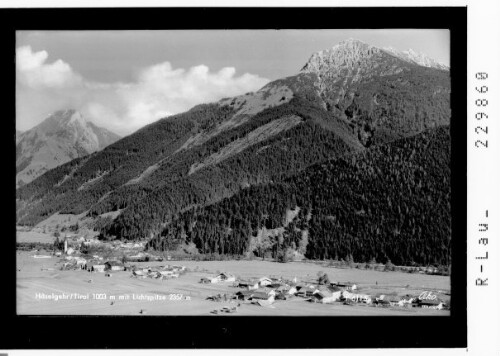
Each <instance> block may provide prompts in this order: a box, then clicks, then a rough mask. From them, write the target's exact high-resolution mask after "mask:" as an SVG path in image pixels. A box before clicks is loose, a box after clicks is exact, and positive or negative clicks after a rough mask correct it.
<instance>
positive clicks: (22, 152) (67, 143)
mask: <svg viewBox="0 0 500 356" xmlns="http://www.w3.org/2000/svg"><path fill="white" fill-rule="evenodd" d="M118 139H119V136H117V135H115V134H114V133H112V132H110V131H108V130H106V129H104V128H101V127H98V126H96V125H94V124H93V123H92V122H91V121H87V119H86V118H85V117H84V116H83V115H82V114H81V113H80V112H78V111H77V110H74V109H68V110H59V111H56V112H54V113H52V114H50V115H49V116H47V117H46V118H45V120H43V121H42V122H41V123H40V124H38V125H37V126H35V127H33V128H32V129H30V130H28V131H26V132H24V133H22V134H19V135H17V136H16V167H17V172H18V174H17V181H18V182H20V181H22V182H24V183H28V182H30V181H31V180H33V179H34V178H36V177H37V176H39V175H41V174H43V173H44V172H45V171H47V170H48V169H51V168H54V167H57V166H58V165H60V164H63V163H65V162H68V161H69V160H71V159H74V158H76V157H81V156H84V155H87V154H89V153H92V152H95V151H98V150H101V149H103V148H104V147H106V146H108V145H109V144H111V143H113V142H115V141H117V140H118Z"/></svg>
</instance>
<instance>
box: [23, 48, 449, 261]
mask: <svg viewBox="0 0 500 356" xmlns="http://www.w3.org/2000/svg"><path fill="white" fill-rule="evenodd" d="M449 80H450V78H449V73H448V72H447V71H444V70H439V69H434V68H428V67H423V66H419V65H416V64H414V63H409V62H408V61H404V60H402V59H400V58H398V57H396V56H393V55H391V54H389V53H387V52H385V51H382V50H380V49H377V48H375V47H372V46H369V45H367V44H364V43H362V42H359V41H352V40H350V41H345V42H342V43H340V44H339V45H337V46H335V47H333V48H332V49H330V50H328V51H325V52H324V53H322V54H321V53H320V54H314V55H313V56H312V57H311V59H310V60H309V61H308V63H307V64H306V65H305V66H304V69H303V70H302V71H301V72H300V73H298V74H297V75H295V76H290V77H287V78H283V79H279V80H276V81H274V82H272V83H269V84H267V85H266V86H265V87H263V88H262V89H260V90H259V91H257V92H255V93H247V94H245V95H241V96H238V97H235V98H226V99H222V100H220V101H219V102H217V103H211V104H204V105H199V106H196V107H194V108H192V109H191V110H189V111H188V112H185V113H182V114H178V115H174V116H171V117H167V118H164V119H161V120H159V121H157V122H155V123H153V124H150V125H148V126H146V127H144V128H142V129H141V130H139V131H137V132H135V133H133V134H132V135H130V136H127V137H124V138H123V139H121V140H119V141H117V142H115V143H114V144H112V145H110V146H108V147H106V148H105V149H103V150H102V151H99V152H95V153H93V154H91V155H89V156H86V157H83V158H77V159H74V160H73V161H70V162H68V163H66V164H63V165H61V166H60V167H57V168H55V169H53V170H50V171H48V172H47V173H45V174H44V175H42V176H40V177H39V178H38V179H36V180H34V181H33V182H31V183H30V184H27V185H26V186H23V187H21V188H20V189H18V190H17V198H18V199H17V218H18V221H17V222H18V224H22V225H35V224H37V223H38V222H40V221H42V220H44V219H46V218H48V217H49V216H51V215H53V214H55V213H56V212H59V213H73V214H81V213H84V212H85V213H86V214H87V215H88V216H91V217H93V218H95V221H96V226H97V228H98V229H99V230H100V231H101V235H102V237H105V238H121V239H144V238H146V239H149V238H154V237H157V236H159V235H160V234H161V233H162V232H163V231H165V228H166V227H168V225H169V223H170V222H172V221H173V220H175V219H176V218H177V217H178V216H179V214H182V213H183V212H185V211H190V209H193V208H198V209H202V208H203V207H205V206H208V205H213V204H214V203H217V202H220V201H221V200H223V199H226V198H230V197H232V196H233V195H235V194H237V193H238V192H240V191H242V189H245V188H249V187H252V186H256V185H258V186H261V185H263V184H264V185H266V184H268V183H274V184H276V183H279V182H283V181H285V180H286V179H290V177H292V176H297V175H298V174H300V172H302V171H303V170H304V169H306V168H307V167H309V166H311V165H313V164H316V163H320V162H324V161H325V160H328V159H332V158H334V159H335V158H337V159H339V158H341V157H344V156H346V155H353V154H354V155H356V154H361V153H362V152H364V151H366V150H371V149H375V148H376V147H378V146H379V145H384V144H386V143H388V142H392V141H395V140H401V139H404V138H406V137H412V136H414V135H417V134H419V133H421V132H423V131H426V130H430V129H432V128H436V127H440V126H443V125H448V124H449V122H450V114H451V113H450V108H449V95H450V81H449ZM384 147H385V146H384ZM320 188H321V184H320V183H318V189H320ZM244 191H246V190H244ZM256 204H257V203H256ZM112 211H115V212H118V211H119V213H117V214H114V216H116V218H114V219H111V218H109V217H108V218H101V215H102V214H106V213H109V212H112ZM214 218H215V217H214ZM238 251H242V249H239V250H238Z"/></svg>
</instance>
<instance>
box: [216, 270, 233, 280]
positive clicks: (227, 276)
mask: <svg viewBox="0 0 500 356" xmlns="http://www.w3.org/2000/svg"><path fill="white" fill-rule="evenodd" d="M216 278H218V279H219V280H221V281H222V282H236V277H235V276H233V275H232V274H229V273H227V272H222V273H220V274H219V275H218V276H217V277H216Z"/></svg>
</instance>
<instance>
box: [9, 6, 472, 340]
mask: <svg viewBox="0 0 500 356" xmlns="http://www.w3.org/2000/svg"><path fill="white" fill-rule="evenodd" d="M466 26H467V10H466V8H465V7H454V8H447V7H435V8H425V7H419V8H394V7H387V8H190V9H186V8H99V9H90V8H87V9H2V10H0V43H1V46H2V55H1V56H0V61H1V65H0V68H1V77H0V78H1V80H0V88H1V90H2V96H1V97H2V118H1V119H2V140H1V144H2V152H4V155H3V157H4V162H5V163H6V164H4V166H5V167H8V168H6V170H5V172H4V174H2V175H1V176H2V179H3V181H4V184H3V186H2V187H3V188H4V189H3V192H4V193H3V199H4V201H3V209H2V210H3V213H2V220H4V221H3V223H2V226H3V230H2V232H3V234H2V237H1V238H2V257H1V258H0V261H1V266H0V267H1V271H2V275H1V276H2V281H1V283H2V284H1V285H2V288H1V289H0V298H1V299H0V306H1V311H0V312H1V314H0V320H1V324H2V326H3V330H2V332H1V333H0V349H76V348H84V349H93V348H381V347H382V348H383V347H410V348H416V347H417V348H418V347H426V348H435V347H465V346H466V345H467V318H466V317H467V315H466V272H467V264H466V227H467V226H466V224H467V221H466V219H467V214H466V211H467V200H466V198H467V186H466V167H467V147H466V138H467V135H466V112H467V110H466V109H467V106H466V89H467V88H466V83H467V78H466V75H467V72H466V68H467V62H466V61H467V36H466V34H467V27H466ZM333 28H338V29H342V28H345V29H351V28H359V29H370V28H373V29H378V28H387V29H390V28H435V29H449V30H450V38H451V48H450V50H451V62H450V67H451V69H450V74H451V88H452V94H451V104H452V118H451V135H452V162H451V165H452V180H451V182H452V232H453V237H452V246H453V247H452V249H453V251H452V261H453V266H452V276H451V280H452V300H451V304H452V309H451V315H450V316H449V317H448V316H442V317H431V316H410V317H406V316H404V317H403V316H401V317H392V316H391V317H389V316H384V317H361V316H360V317H330V316H328V317H326V316H325V317H296V316H294V317H241V316H236V315H235V316H226V317H224V316H212V315H208V314H207V316H196V317H185V316H182V317H180V316H179V317H155V316H137V317H136V316H130V317H128V316H127V317H108V316H96V317H91V316H79V317H63V316H43V317H39V316H17V315H16V266H15V256H16V250H15V248H16V245H15V243H16V241H15V236H16V235H15V234H16V230H15V220H16V219H15V174H16V172H15V31H16V30H106V29H110V30H111V29H116V30H119V29H124V30H125V29H126V30H134V29H138V30H139V29H200V30H203V29H207V30H208V29H333ZM333 45H334V43H332V46H333ZM7 170H8V172H7Z"/></svg>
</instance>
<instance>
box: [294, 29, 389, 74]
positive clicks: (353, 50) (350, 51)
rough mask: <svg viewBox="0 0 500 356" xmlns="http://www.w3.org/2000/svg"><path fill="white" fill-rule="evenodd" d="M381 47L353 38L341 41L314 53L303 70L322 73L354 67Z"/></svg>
mask: <svg viewBox="0 0 500 356" xmlns="http://www.w3.org/2000/svg"><path fill="white" fill-rule="evenodd" d="M379 52H380V49H378V48H377V47H374V46H371V45H369V44H367V43H364V42H362V41H360V40H356V39H353V38H350V39H347V40H345V41H342V42H339V43H338V44H337V45H335V46H333V47H332V48H329V49H325V50H322V51H319V52H316V53H314V54H313V55H312V56H311V58H309V60H308V61H307V63H306V64H305V66H304V67H303V68H302V72H315V73H322V72H325V71H330V70H335V69H338V70H340V69H341V68H351V69H352V68H354V67H355V66H359V65H362V64H363V63H364V62H366V61H367V60H369V59H370V58H372V57H373V56H374V55H376V54H378V53H379Z"/></svg>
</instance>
